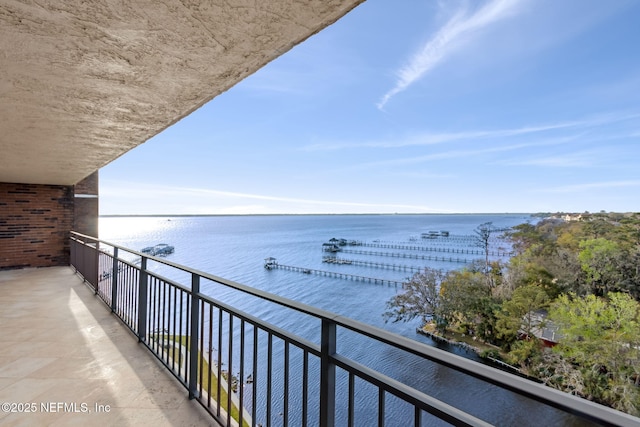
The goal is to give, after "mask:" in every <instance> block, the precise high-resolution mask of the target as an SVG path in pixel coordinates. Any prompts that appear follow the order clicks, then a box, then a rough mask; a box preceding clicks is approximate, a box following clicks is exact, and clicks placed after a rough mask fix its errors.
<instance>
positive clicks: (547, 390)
mask: <svg viewBox="0 0 640 427" xmlns="http://www.w3.org/2000/svg"><path fill="white" fill-rule="evenodd" d="M71 234H72V238H73V239H74V240H79V241H82V239H85V240H90V241H91V242H92V243H97V242H99V243H103V244H105V245H108V246H111V247H113V248H118V249H119V250H123V251H125V252H128V253H131V254H134V255H136V256H140V257H142V258H146V259H149V260H153V261H154V262H158V263H161V264H164V265H167V266H170V267H172V268H175V269H177V270H181V271H184V272H186V273H190V274H191V275H196V276H199V277H201V278H204V279H206V280H210V281H213V282H216V283H219V284H221V285H224V286H227V287H229V288H232V289H235V290H237V291H240V292H244V293H246V294H249V295H252V296H255V297H258V298H261V299H263V300H266V301H270V302H273V303H275V304H278V305H281V306H283V307H287V308H289V309H293V310H295V311H298V312H301V313H304V314H307V315H310V316H313V317H315V318H317V319H319V320H321V321H323V323H324V322H330V323H331V324H333V325H337V326H340V327H343V328H346V329H349V330H351V331H354V332H356V333H358V334H361V335H363V336H365V337H368V338H372V339H374V340H377V341H380V342H382V343H385V344H388V345H390V346H392V347H395V348H398V349H401V350H404V351H406V352H408V353H411V354H414V355H417V356H420V357H423V358H425V359H428V360H431V361H433V362H436V363H438V364H441V365H443V366H446V367H448V368H451V369H454V370H456V371H459V372H462V373H464V374H467V375H470V376H473V377H475V378H478V379H480V380H483V381H486V382H488V383H491V384H494V385H496V386H499V387H502V388H505V389H507V390H510V391H512V392H515V393H517V394H519V395H522V396H525V397H529V398H532V399H534V400H536V401H539V402H542V403H544V404H546V405H549V406H552V407H555V408H558V409H561V410H563V411H566V412H569V413H573V414H575V415H578V416H581V417H583V418H586V419H589V420H592V421H596V422H598V423H603V424H606V425H620V426H638V425H640V419H639V418H636V417H634V416H632V415H629V414H626V413H623V412H620V411H617V410H615V409H612V408H609V407H606V406H604V405H600V404H598V403H595V402H591V401H589V400H586V399H583V398H580V397H578V396H574V395H571V394H568V393H565V392H562V391H559V390H556V389H553V388H551V387H548V386H545V385H543V384H540V383H536V382H534V381H532V380H529V379H526V378H522V377H519V376H517V375H514V374H511V373H509V372H504V371H501V370H499V369H496V368H493V367H490V366H487V365H484V364H482V363H478V362H475V361H473V360H469V359H466V358H464V357H461V356H458V355H455V354H452V353H449V352H446V351H444V350H440V349H438V348H434V347H430V346H428V345H426V344H424V343H421V342H418V341H415V340H412V339H409V338H406V337H403V336H401V335H397V334H394V333H392V332H388V331H386V330H384V329H381V328H378V327H376V326H373V325H369V324H366V323H363V322H360V321H357V320H354V319H350V318H348V317H345V316H342V315H339V314H336V313H333V312H330V311H326V310H323V309H320V308H317V307H313V306H310V305H307V304H304V303H301V302H298V301H295V300H291V299H288V298H285V297H282V296H279V295H275V294H272V293H270V292H267V291H263V290H260V289H256V288H252V287H250V286H247V285H243V284H240V283H237V282H235V281H232V280H228V279H224V278H221V277H218V276H215V275H213V274H209V273H206V272H203V271H200V270H197V269H193V268H190V267H187V266H184V265H181V264H178V263H175V262H172V261H169V260H166V259H163V258H160V257H156V256H151V255H149V254H145V253H142V252H138V251H136V250H133V249H130V248H126V247H124V246H121V245H117V244H114V243H110V242H107V241H105V240H101V239H97V238H95V237H92V236H88V235H84V234H80V233H77V232H74V231H72V232H71ZM83 243H84V242H83ZM149 274H153V273H149ZM154 276H155V274H154ZM158 277H161V276H158ZM176 284H177V283H176ZM177 285H178V286H179V287H180V288H182V289H184V290H186V291H188V292H190V291H191V290H190V288H188V287H186V286H184V285H180V284H177ZM196 296H197V297H198V298H200V299H202V300H203V301H206V302H208V303H210V304H214V305H216V306H223V307H225V309H227V310H230V311H231V310H232V311H233V312H235V313H237V314H239V315H240V316H246V318H247V319H251V320H253V321H255V322H257V323H262V324H265V325H268V327H269V328H270V329H273V330H275V329H274V328H276V327H274V325H270V324H268V323H267V322H264V321H262V320H260V319H257V318H255V317H253V316H251V315H249V314H247V313H244V312H242V311H240V310H238V309H237V308H234V307H231V306H228V305H227V304H224V303H222V302H221V301H218V300H215V299H213V298H212V297H210V296H208V295H206V294H202V293H201V292H200V291H198V292H197V293H196ZM283 333H284V335H285V336H287V337H288V338H293V337H292V336H291V334H290V333H289V332H286V331H284V330H283ZM295 340H296V341H297V342H299V343H301V344H303V345H305V346H309V349H311V348H313V352H314V353H315V352H316V351H318V350H317V347H316V346H315V345H313V344H312V343H310V342H308V341H306V340H304V339H303V338H301V337H297V336H296V337H295ZM330 358H331V360H332V362H333V363H334V364H336V363H337V364H341V365H344V364H345V360H346V359H345V358H344V357H343V356H340V355H337V354H332V355H330Z"/></svg>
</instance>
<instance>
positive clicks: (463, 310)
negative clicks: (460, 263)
mask: <svg viewBox="0 0 640 427" xmlns="http://www.w3.org/2000/svg"><path fill="white" fill-rule="evenodd" d="M490 295H491V292H490V289H489V288H488V287H487V285H486V281H485V277H484V274H483V273H479V272H473V271H469V270H462V271H450V272H449V273H447V275H446V276H445V278H444V280H443V281H442V283H441V287H440V304H439V305H438V308H437V310H436V315H437V319H438V323H439V325H440V326H441V327H446V326H450V325H457V326H460V327H462V328H464V329H465V331H466V332H467V333H471V334H475V329H476V327H477V326H478V325H479V324H480V323H483V316H484V314H485V313H483V312H482V311H483V308H484V307H483V300H484V299H486V298H490Z"/></svg>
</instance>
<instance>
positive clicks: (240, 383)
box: [238, 319, 244, 427]
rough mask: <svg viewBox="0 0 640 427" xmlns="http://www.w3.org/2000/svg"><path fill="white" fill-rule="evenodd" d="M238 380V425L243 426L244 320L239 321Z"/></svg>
mask: <svg viewBox="0 0 640 427" xmlns="http://www.w3.org/2000/svg"><path fill="white" fill-rule="evenodd" d="M239 375H240V378H238V387H239V390H238V406H239V408H238V418H239V419H238V424H239V425H240V427H243V424H244V422H243V421H244V319H240V373H239Z"/></svg>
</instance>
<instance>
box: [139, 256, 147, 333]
mask: <svg viewBox="0 0 640 427" xmlns="http://www.w3.org/2000/svg"><path fill="white" fill-rule="evenodd" d="M139 279H140V280H139V281H138V341H146V338H147V258H146V257H142V260H141V262H140V277H139Z"/></svg>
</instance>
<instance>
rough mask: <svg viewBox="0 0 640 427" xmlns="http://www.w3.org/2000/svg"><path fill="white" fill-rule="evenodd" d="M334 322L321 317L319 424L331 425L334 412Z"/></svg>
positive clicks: (330, 426) (333, 420)
mask: <svg viewBox="0 0 640 427" xmlns="http://www.w3.org/2000/svg"><path fill="white" fill-rule="evenodd" d="M335 353H336V324H335V323H334V322H333V321H331V320H329V319H322V332H321V342H320V426H321V427H333V425H334V424H335V414H336V365H335V364H334V363H333V362H332V360H331V357H332V356H333V355H334V354H335Z"/></svg>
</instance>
